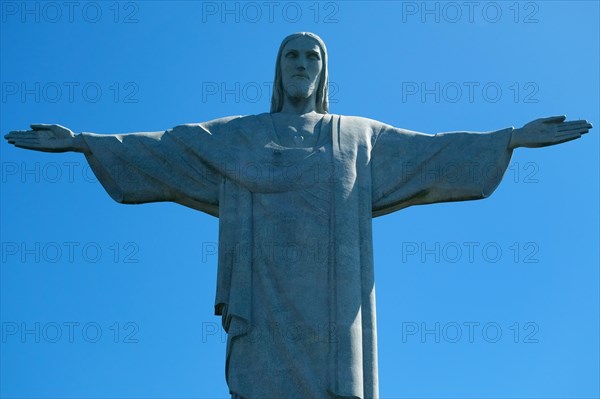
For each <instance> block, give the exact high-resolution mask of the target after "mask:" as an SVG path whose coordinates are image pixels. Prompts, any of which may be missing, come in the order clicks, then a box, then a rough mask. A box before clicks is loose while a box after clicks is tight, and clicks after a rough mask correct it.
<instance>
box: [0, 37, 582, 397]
mask: <svg viewBox="0 0 600 399" xmlns="http://www.w3.org/2000/svg"><path fill="white" fill-rule="evenodd" d="M327 88H328V72H327V51H326V48H325V44H324V43H323V41H322V40H321V39H320V38H319V37H318V36H316V35H314V34H312V33H306V32H303V33H295V34H292V35H290V36H288V37H286V38H285V39H284V40H283V42H282V44H281V46H280V48H279V52H278V54H277V61H276V66H275V82H274V89H273V96H272V104H271V110H270V113H264V114H260V115H250V116H244V117H226V118H221V119H216V120H212V121H209V122H204V123H198V124H187V125H181V126H177V127H174V128H173V129H170V130H167V131H165V132H151V133H131V134H114V135H97V134H93V133H81V134H78V135H76V134H74V133H73V132H72V131H70V130H69V129H67V128H65V127H62V126H59V125H32V126H31V128H32V130H28V131H14V132H10V133H9V134H7V135H6V136H5V138H6V139H7V140H8V142H9V143H11V144H14V145H15V146H17V147H21V148H26V149H32V150H37V151H48V152H64V151H77V152H81V153H83V154H84V155H85V157H86V158H87V160H88V162H89V164H90V165H91V167H92V169H93V170H94V173H95V174H96V176H97V177H98V180H99V181H100V182H101V183H102V185H103V186H104V188H105V189H106V191H107V192H108V193H109V194H110V195H111V197H112V198H113V199H115V200H116V201H118V202H121V203H129V204H139V203H147V202H157V201H173V202H176V203H179V204H182V205H185V206H188V207H191V208H194V209H197V210H199V211H202V212H206V213H208V214H210V215H213V216H215V217H218V218H219V266H218V281H217V293H216V301H215V313H216V314H217V315H221V316H222V322H223V326H224V328H225V330H226V331H227V333H228V339H227V355H226V356H227V359H226V379H227V383H228V386H229V389H230V393H231V395H232V397H233V398H248V399H250V398H300V397H302V398H308V397H311V398H331V397H335V398H377V397H378V380H377V334H376V322H375V288H374V279H373V256H372V234H371V223H372V218H373V217H377V216H382V215H385V214H388V213H390V212H394V211H397V210H400V209H403V208H406V207H408V206H412V205H419V204H429V203H435V202H444V201H463V200H472V199H481V198H485V197H488V196H489V195H491V193H492V192H493V191H494V189H495V188H496V187H497V185H498V184H499V183H500V180H501V179H502V175H503V173H504V170H505V169H506V167H507V166H508V164H509V161H510V158H511V154H512V151H513V150H514V149H515V148H518V147H531V148H533V147H543V146H548V145H554V144H559V143H563V142H566V141H569V140H573V139H576V138H579V137H581V135H582V134H585V133H587V132H588V131H589V129H591V128H592V125H591V124H590V123H588V122H587V121H585V120H578V121H572V122H566V121H565V117H564V116H553V117H549V118H543V119H537V120H534V121H533V122H530V123H528V124H526V125H525V126H523V127H522V128H519V129H514V128H506V129H501V130H497V131H492V132H486V133H473V132H453V133H443V134H437V135H429V134H423V133H418V132H413V131H408V130H404V129H399V128H395V127H392V126H390V125H386V124H384V123H381V122H378V121H375V120H371V119H366V118H362V117H355V116H341V115H332V114H329V113H328V95H327V93H328V92H327ZM448 166H451V167H452V170H453V171H454V172H455V173H452V175H451V176H437V175H432V174H431V173H427V171H428V170H430V169H431V168H435V167H448ZM490 168H495V169H496V170H498V171H499V173H496V174H490V173H484V171H486V170H489V169H490ZM290 251H292V252H293V254H294V256H290Z"/></svg>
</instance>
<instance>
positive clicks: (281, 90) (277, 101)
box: [271, 32, 329, 114]
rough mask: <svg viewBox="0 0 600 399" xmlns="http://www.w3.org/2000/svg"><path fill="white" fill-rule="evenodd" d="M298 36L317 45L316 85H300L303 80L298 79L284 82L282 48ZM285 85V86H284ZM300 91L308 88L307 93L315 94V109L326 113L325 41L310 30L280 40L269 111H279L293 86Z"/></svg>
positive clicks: (327, 103)
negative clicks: (318, 61)
mask: <svg viewBox="0 0 600 399" xmlns="http://www.w3.org/2000/svg"><path fill="white" fill-rule="evenodd" d="M298 38H305V39H306V38H308V39H309V40H311V41H314V43H315V44H316V45H317V47H318V49H319V52H320V54H319V56H320V59H321V64H322V67H321V73H320V74H319V77H318V81H317V82H316V87H315V88H313V87H301V86H303V84H304V82H303V81H299V82H298V83H297V84H294V83H293V82H291V83H290V82H284V80H286V79H285V77H284V76H283V73H282V66H281V64H282V57H284V56H285V54H284V49H285V47H286V45H287V44H288V43H289V42H290V41H292V40H294V39H298ZM284 85H285V86H284ZM295 86H297V87H296V88H297V89H298V91H300V92H305V93H306V90H308V94H311V95H315V111H316V112H318V113H321V114H326V113H328V111H329V96H328V91H327V87H328V75H327V48H326V47H325V43H324V42H323V40H321V38H320V37H319V36H317V35H315V34H314V33H310V32H297V33H293V34H291V35H289V36H287V37H286V38H285V39H283V41H282V42H281V45H280V46H279V51H278V53H277V60H276V62H275V79H274V81H273V96H272V97H271V112H280V111H281V109H282V107H283V102H284V100H285V96H286V95H294V93H290V91H292V90H293V89H294V87H295Z"/></svg>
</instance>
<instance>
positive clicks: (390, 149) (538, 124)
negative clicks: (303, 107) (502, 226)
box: [371, 116, 592, 216]
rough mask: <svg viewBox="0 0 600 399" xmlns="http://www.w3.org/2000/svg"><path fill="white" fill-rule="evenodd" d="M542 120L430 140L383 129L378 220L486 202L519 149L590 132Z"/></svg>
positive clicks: (376, 185)
mask: <svg viewBox="0 0 600 399" xmlns="http://www.w3.org/2000/svg"><path fill="white" fill-rule="evenodd" d="M564 120H565V118H564V117H562V116H561V117H551V118H543V119H537V120H535V121H533V122H530V123H528V124H526V125H525V126H523V127H522V128H520V129H514V128H506V129H501V130H497V131H492V132H485V133H474V132H451V133H438V134H436V135H429V134H424V133H419V132H413V131H409V130H405V129H398V128H395V127H392V126H389V125H383V126H382V127H381V128H380V131H379V133H378V135H377V139H376V141H375V144H374V146H373V149H372V152H371V174H372V202H373V216H381V215H385V214H387V213H390V212H394V211H396V210H399V209H402V208H406V207H408V206H411V205H420V204H431V203H436V202H448V201H465V200H474V199H481V198H486V197H488V196H490V195H491V194H492V192H493V191H494V190H495V189H496V187H497V186H498V184H500V181H501V180H502V176H503V175H504V172H505V171H506V168H507V167H508V164H509V162H510V159H511V156H512V151H513V150H514V149H515V148H517V147H542V146H547V145H553V144H559V143H562V142H566V141H570V140H573V139H576V138H578V137H580V136H581V135H582V134H584V133H587V131H588V130H589V129H591V127H592V126H591V125H590V124H589V123H588V122H586V121H573V122H565V121H564Z"/></svg>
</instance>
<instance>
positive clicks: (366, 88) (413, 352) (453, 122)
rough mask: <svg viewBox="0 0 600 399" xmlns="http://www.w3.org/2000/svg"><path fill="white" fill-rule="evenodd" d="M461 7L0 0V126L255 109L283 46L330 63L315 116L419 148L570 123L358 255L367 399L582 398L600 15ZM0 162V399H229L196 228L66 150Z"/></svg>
mask: <svg viewBox="0 0 600 399" xmlns="http://www.w3.org/2000/svg"><path fill="white" fill-rule="evenodd" d="M465 3H468V2H451V3H444V2H441V3H439V2H428V3H422V2H420V1H418V2H399V1H398V2H394V1H389V2H369V3H367V2H363V1H357V2H321V3H315V2H274V3H268V2H248V3H241V2H230V3H226V5H224V3H222V2H220V1H219V2H204V3H202V2H192V1H185V2H170V3H168V4H167V2H161V1H148V2H144V1H140V2H120V3H115V2H78V3H77V4H75V5H68V4H65V2H51V3H44V2H27V3H22V2H20V1H14V2H13V1H2V2H1V3H0V5H1V12H2V14H1V18H2V19H1V39H0V45H1V54H0V67H1V84H2V87H1V94H0V95H1V120H0V131H1V132H2V134H5V133H7V132H8V131H11V130H20V129H26V128H27V127H28V125H29V124H31V123H58V124H62V125H64V126H67V127H69V128H71V129H72V130H73V131H76V132H81V131H88V132H97V133H123V132H135V131H158V130H164V129H167V128H170V127H173V126H175V125H178V124H182V123H187V122H198V121H206V120H210V119H214V118H217V117H221V116H226V115H239V114H255V113H261V112H266V111H268V109H269V99H270V89H269V88H270V82H271V81H272V79H273V72H274V59H275V55H276V52H277V48H278V45H279V42H280V41H281V39H282V38H283V37H284V36H286V35H287V34H289V33H292V32H295V31H313V32H315V33H317V34H318V35H320V36H321V37H322V38H323V39H324V40H325V42H326V44H327V46H328V50H329V57H330V65H329V67H330V80H331V83H332V88H331V90H332V96H331V100H332V101H331V107H330V109H331V112H333V113H338V114H343V115H360V116H365V117H369V118H373V119H377V120H380V121H383V122H386V123H389V124H392V125H394V126H398V127H404V128H408V129H412V130H417V131H422V132H427V133H436V132H442V131H456V130H467V131H489V130H495V129H499V128H503V127H507V126H515V127H520V126H522V125H523V124H524V123H526V122H528V121H530V120H533V119H535V118H538V117H544V116H551V115H560V114H565V115H567V116H568V117H569V118H570V119H580V118H581V119H588V120H589V121H590V122H592V123H593V124H594V126H596V127H595V128H594V129H593V130H592V131H591V133H590V134H588V135H587V136H585V137H584V138H583V139H581V140H576V141H573V142H570V143H567V144H564V145H560V146H556V147H551V148H543V149H536V150H530V149H519V150H517V151H516V152H515V153H514V156H513V159H512V161H511V166H510V168H509V170H508V171H507V173H506V175H505V177H504V180H503V182H502V184H501V185H500V186H499V188H498V189H497V191H496V192H495V193H494V195H493V196H492V197H491V198H489V199H486V200H484V201H470V202H462V203H453V204H438V205H430V206H422V207H414V208H409V209H406V210H403V211H400V212H396V213H394V214H392V215H389V216H386V217H382V218H379V219H377V220H375V221H374V242H375V270H376V285H377V313H378V329H379V371H380V373H379V376H380V385H381V387H380V394H381V397H382V398H461V399H462V398H475V397H478V398H596V397H598V396H599V395H600V392H599V377H598V375H599V373H600V370H599V363H598V362H599V342H598V337H599V316H598V315H599V313H600V312H599V267H598V264H599V259H598V255H599V252H598V251H599V250H598V246H599V245H598V242H599V237H598V233H599V223H598V220H599V215H598V210H599V209H598V208H599V207H598V203H599V201H598V193H599V181H600V178H599V164H598V154H599V151H598V149H599V143H598V134H599V130H598V129H600V120H599V118H598V113H599V108H600V107H599V103H598V99H599V81H598V78H599V76H598V75H599V74H598V71H599V70H600V64H599V43H598V41H599V26H600V22H599V8H598V2H595V1H582V2H566V1H540V2H512V1H510V2H473V3H468V4H465ZM269 4H271V5H269ZM469 4H470V5H469ZM270 7H272V8H270ZM0 155H1V166H2V183H1V184H2V185H1V188H2V192H1V219H2V222H1V229H0V231H1V234H2V237H1V244H2V248H1V249H2V255H1V256H2V261H1V265H0V271H1V285H0V287H1V296H0V298H1V306H0V310H1V322H2V341H1V352H0V361H1V370H0V377H1V381H0V386H1V388H0V394H1V396H2V397H6V398H75V397H77V398H149V397H151V398H225V397H227V396H228V394H227V387H226V384H225V376H224V355H225V345H224V342H225V339H224V335H222V331H221V330H220V329H219V326H220V319H219V318H217V317H215V316H213V302H214V294H215V285H216V255H215V254H214V249H215V245H216V241H217V237H218V220H217V219H215V218H213V217H210V216H208V215H205V214H201V213H199V212H197V211H193V210H191V209H188V208H184V207H182V206H178V205H175V204H171V203H161V204H149V205H140V206H130V205H120V204H117V203H116V202H114V201H113V200H112V199H111V198H110V197H109V196H108V195H107V194H106V193H105V192H104V190H103V188H102V187H101V186H100V184H99V183H98V182H97V181H96V180H95V179H94V177H93V175H92V173H91V171H90V170H89V168H88V167H87V165H86V163H85V159H84V158H83V156H81V155H80V154H75V153H67V154H46V153H36V152H30V151H24V150H20V149H15V148H13V147H12V146H9V145H8V144H6V143H5V142H4V141H3V142H2V143H1V144H0ZM36 341H39V342H36ZM438 341H439V342H438Z"/></svg>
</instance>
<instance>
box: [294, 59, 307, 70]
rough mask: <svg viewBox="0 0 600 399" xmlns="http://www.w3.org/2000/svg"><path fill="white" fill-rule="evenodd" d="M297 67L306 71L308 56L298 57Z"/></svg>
mask: <svg viewBox="0 0 600 399" xmlns="http://www.w3.org/2000/svg"><path fill="white" fill-rule="evenodd" d="M296 69H299V70H301V71H304V70H305V69H306V57H298V58H297V59H296Z"/></svg>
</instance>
